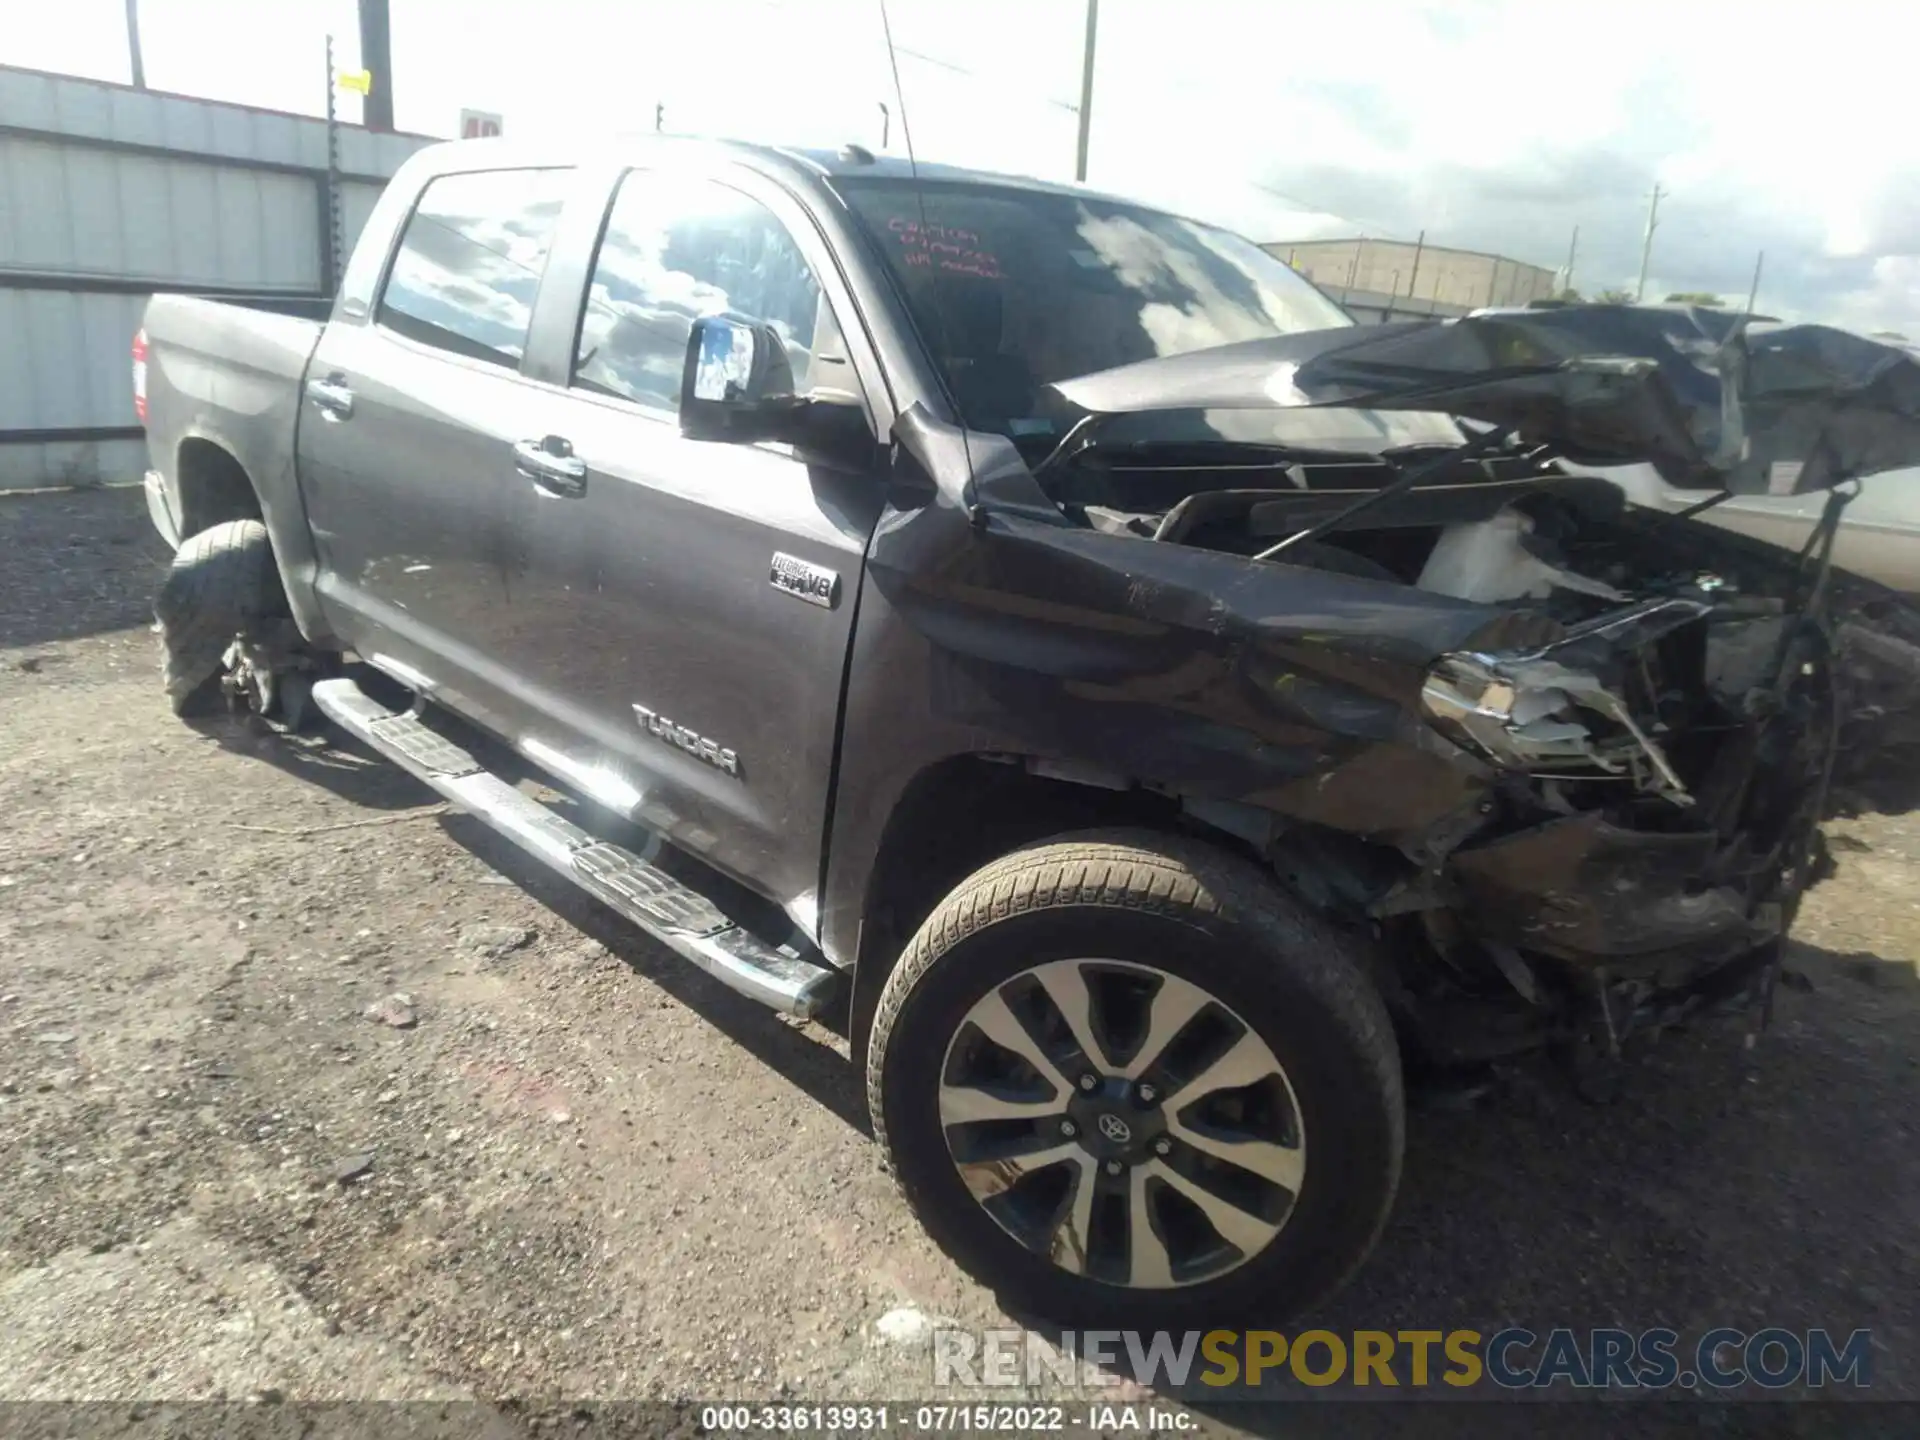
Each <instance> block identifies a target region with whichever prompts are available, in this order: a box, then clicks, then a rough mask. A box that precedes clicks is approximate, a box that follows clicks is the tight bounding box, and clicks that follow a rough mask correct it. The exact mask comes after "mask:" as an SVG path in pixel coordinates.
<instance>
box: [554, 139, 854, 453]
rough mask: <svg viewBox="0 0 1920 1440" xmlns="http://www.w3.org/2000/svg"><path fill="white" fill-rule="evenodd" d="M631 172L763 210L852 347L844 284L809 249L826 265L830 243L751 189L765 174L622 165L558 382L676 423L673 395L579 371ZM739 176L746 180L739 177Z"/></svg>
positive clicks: (586, 270) (581, 290) (607, 202)
mask: <svg viewBox="0 0 1920 1440" xmlns="http://www.w3.org/2000/svg"><path fill="white" fill-rule="evenodd" d="M636 178H644V179H647V180H659V181H665V182H669V183H672V182H679V183H682V184H687V185H694V186H710V187H713V188H715V189H718V190H723V191H726V192H729V193H730V194H731V195H733V196H735V197H737V198H738V199H740V200H743V201H745V202H746V203H747V204H749V205H751V206H752V207H753V208H754V210H755V211H757V212H759V213H760V214H761V215H762V216H764V218H765V221H766V223H767V224H768V225H769V226H771V227H772V228H773V229H774V230H775V231H777V232H778V234H779V235H780V236H781V237H782V238H783V239H784V241H785V243H786V244H787V245H788V246H789V247H791V249H792V251H793V253H794V256H795V257H796V258H797V259H798V261H799V262H800V264H801V265H802V266H803V267H804V268H805V270H806V273H807V277H808V279H809V280H810V281H811V283H812V286H813V290H814V295H815V303H816V304H817V305H822V306H824V307H825V313H826V316H827V320H828V323H829V324H831V325H832V326H833V328H834V330H835V332H837V334H838V337H839V340H840V346H841V348H842V350H843V351H847V350H850V349H851V347H852V345H853V343H854V342H853V340H852V338H851V336H852V334H853V333H856V332H850V331H849V328H848V326H847V323H846V321H845V320H844V319H843V318H842V312H843V311H844V310H845V308H846V302H844V301H843V300H841V299H839V298H837V297H836V295H835V294H834V290H835V289H836V288H840V289H845V281H844V277H843V276H842V275H840V273H839V272H838V270H837V269H835V270H834V271H833V280H834V281H835V282H838V284H837V286H836V285H834V284H829V282H828V280H827V279H826V278H824V276H823V274H822V265H821V263H820V260H819V259H818V258H816V257H815V256H814V255H813V254H810V253H809V251H810V250H811V249H816V248H817V249H821V250H823V251H825V252H826V257H825V258H826V259H827V261H828V262H829V265H831V262H832V256H831V251H830V247H827V246H826V245H825V242H824V241H823V240H821V238H820V235H819V231H818V227H817V226H816V225H812V224H811V223H809V225H808V227H807V233H808V235H809V236H811V238H812V239H813V240H814V241H815V242H816V244H815V245H813V246H810V245H809V244H808V243H807V241H806V239H803V237H802V236H801V235H800V234H797V233H796V232H795V228H794V226H793V224H792V222H791V220H790V218H789V217H788V216H786V215H783V214H781V213H780V207H778V206H776V205H774V204H770V203H769V202H768V199H767V198H766V197H765V196H763V195H760V194H756V193H755V189H756V186H755V184H754V183H753V182H756V181H762V180H763V179H764V177H761V176H759V175H757V174H755V173H754V172H751V171H749V172H745V173H742V174H735V173H731V172H729V173H724V174H723V173H716V172H714V171H712V170H708V169H704V168H701V169H693V168H681V167H677V166H672V165H647V164H631V165H622V166H620V167H618V168H617V170H616V171H615V173H614V174H613V175H612V177H611V182H612V183H611V185H610V186H609V187H608V188H607V190H606V192H605V193H606V199H605V204H604V206H603V207H602V208H601V213H600V215H599V217H598V218H599V224H598V227H597V229H596V231H595V233H594V236H593V244H592V249H591V250H590V252H588V255H587V257H586V263H585V267H584V273H583V275H582V276H581V278H580V283H579V286H578V295H579V298H578V301H577V303H576V304H575V306H574V307H573V315H572V317H571V319H572V322H573V325H572V334H571V335H570V336H569V337H568V345H567V353H566V356H565V361H564V363H565V374H564V376H562V377H560V384H561V385H562V386H563V388H565V389H567V390H568V391H570V392H575V393H578V394H580V395H582V396H586V397H591V398H593V399H596V400H599V401H602V402H605V403H607V404H611V405H615V406H618V407H620V408H622V409H623V410H626V411H629V412H630V413H634V414H638V415H645V416H647V417H648V418H650V419H654V420H659V421H664V422H665V423H668V424H677V423H678V402H677V396H676V400H675V402H674V403H673V404H664V403H661V402H659V401H657V400H655V399H653V398H651V397H647V396H642V395H635V394H626V393H622V392H620V391H617V390H614V389H612V388H611V387H608V386H604V385H598V384H595V383H594V382H593V381H592V380H591V379H586V378H583V377H582V376H581V375H580V374H579V362H580V347H581V343H582V341H583V339H584V338H585V335H586V327H587V322H588V318H589V316H590V314H591V311H592V293H593V284H594V280H595V277H596V275H597V274H598V272H599V264H600V257H601V253H602V250H603V249H604V247H605V245H606V241H607V236H608V235H609V233H610V232H611V231H612V228H613V224H614V217H615V213H616V211H617V210H618V208H619V204H620V199H621V196H622V193H623V192H624V189H625V186H626V184H627V182H628V181H629V180H634V179H636ZM743 181H745V182H747V183H741V182H743ZM782 194H783V195H784V192H782ZM551 273H552V271H551V269H550V270H549V274H551ZM856 318H857V317H856ZM857 333H859V334H860V336H861V341H862V343H865V338H866V337H865V334H864V331H863V330H862V331H859V332H857ZM817 334H818V332H817V329H816V331H815V336H814V338H817ZM847 360H848V367H849V371H850V373H849V375H848V377H847V378H848V379H849V380H850V381H851V382H852V384H853V387H854V390H855V392H856V393H857V394H858V395H859V397H860V400H861V404H862V406H863V408H865V409H866V411H867V414H868V417H869V420H870V421H871V420H872V418H873V407H872V403H871V400H870V399H869V397H868V395H867V390H868V388H869V387H868V384H867V382H866V380H865V378H864V376H863V375H862V374H861V370H862V366H861V365H860V364H858V363H857V362H855V361H854V360H853V359H852V357H851V356H850V355H849V356H848V357H847ZM676 374H677V370H676Z"/></svg>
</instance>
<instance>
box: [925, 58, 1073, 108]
mask: <svg viewBox="0 0 1920 1440" xmlns="http://www.w3.org/2000/svg"><path fill="white" fill-rule="evenodd" d="M894 49H895V50H896V51H897V52H898V53H899V54H901V55H904V56H906V57H907V58H908V59H910V60H918V61H920V62H921V63H922V64H924V65H932V66H934V67H936V68H938V69H941V70H946V71H950V72H951V73H953V74H955V75H964V76H965V77H966V78H967V79H969V80H984V81H988V82H991V83H992V84H995V85H998V84H1001V83H1003V82H1001V81H1000V80H999V79H997V78H996V77H994V76H992V75H983V74H981V73H980V72H979V71H978V70H969V69H968V68H967V67H966V66H964V65H956V64H954V63H953V62H952V61H951V60H942V59H941V58H940V57H939V56H938V55H929V54H927V53H926V52H925V51H921V50H909V49H908V48H907V47H906V46H905V45H896V46H894ZM1032 98H1033V99H1036V100H1038V101H1040V102H1041V103H1042V104H1045V105H1052V106H1054V107H1055V108H1057V109H1061V110H1065V111H1066V112H1067V113H1068V114H1069V115H1077V114H1079V113H1080V107H1079V106H1078V105H1072V104H1069V103H1068V102H1067V101H1065V100H1056V99H1055V98H1054V97H1053V96H1051V95H1036V96H1033V97H1032Z"/></svg>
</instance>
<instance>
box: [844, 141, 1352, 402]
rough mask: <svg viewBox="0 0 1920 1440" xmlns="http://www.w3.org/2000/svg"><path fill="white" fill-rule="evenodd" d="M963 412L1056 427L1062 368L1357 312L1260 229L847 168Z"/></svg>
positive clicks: (862, 211) (1147, 355)
mask: <svg viewBox="0 0 1920 1440" xmlns="http://www.w3.org/2000/svg"><path fill="white" fill-rule="evenodd" d="M834 185H835V188H836V189H837V190H838V191H839V192H840V193H841V195H842V196H843V197H844V198H845V200H846V202H847V204H848V206H849V208H850V209H851V210H852V211H853V213H854V215H855V216H856V217H857V218H858V220H859V221H860V223H861V225H862V226H863V227H864V228H865V230H866V231H867V233H868V235H869V236H870V237H871V239H872V241H873V243H874V246H875V247H876V249H877V250H878V251H879V253H880V255H881V256H882V257H883V258H884V260H885V263H886V265H887V267H888V268H889V269H890V270H891V271H892V272H893V276H894V278H895V280H897V281H898V282H899V285H900V289H901V291H902V293H903V295H904V296H905V299H906V303H907V307H908V309H909V310H910V311H911V312H912V317H913V322H914V324H915V325H916V326H917V327H918V328H919V330H920V333H921V335H922V337H923V338H924V339H925V341H926V344H927V346H928V348H929V350H931V351H932V353H933V357H934V360H935V363H937V364H938V365H939V367H940V369H941V372H942V374H943V375H944V376H945V378H946V381H947V385H948V388H949V389H950V391H951V392H952V394H953V397H954V401H955V403H956V404H958V405H959V407H960V413H961V416H962V418H963V419H964V420H965V421H966V423H967V424H968V425H969V426H971V427H973V428H974V429H977V430H991V431H994V432H997V433H999V434H1002V435H1009V436H1012V437H1013V438H1015V439H1016V440H1018V439H1026V438H1036V439H1037V438H1043V437H1046V436H1049V435H1052V434H1055V433H1056V427H1057V425H1058V424H1059V402H1058V401H1057V399H1056V400H1049V398H1048V396H1047V393H1046V390H1045V387H1046V386H1048V385H1051V384H1052V383H1053V382H1055V381H1057V380H1070V379H1072V378H1073V377H1074V376H1077V375H1086V374H1090V373H1091V372H1093V371H1096V370H1106V369H1110V368H1112V367H1113V366H1115V365H1125V364H1129V363H1131V362H1133V361H1135V360H1151V359H1155V358H1157V357H1160V356H1165V355H1179V354H1184V353H1185V352H1187V351H1189V350H1202V349H1207V348H1209V347H1211V346H1215V345H1226V344H1229V343H1231V342H1233V341H1236V340H1254V339H1260V338H1263V337H1266V336H1270V335H1284V334H1291V333H1293V332H1296V331H1301V330H1325V329H1329V328H1332V327H1334V326H1344V325H1350V324H1352V323H1353V322H1352V321H1351V320H1350V319H1349V318H1348V317H1347V315H1346V314H1345V312H1344V311H1342V310H1341V309H1340V308H1339V306H1337V305H1335V304H1334V303H1333V302H1332V301H1331V300H1329V299H1327V298H1326V297H1325V296H1324V295H1322V294H1321V293H1320V292H1319V291H1318V290H1316V289H1314V287H1313V286H1312V285H1310V284H1309V283H1308V282H1307V281H1305V280H1303V279H1302V278H1301V277H1300V276H1299V275H1297V274H1295V273H1294V272H1293V271H1292V270H1291V269H1289V268H1288V267H1287V265H1286V264H1285V263H1283V262H1282V261H1280V260H1276V259H1275V258H1274V257H1273V256H1271V255H1269V254H1267V253H1266V251H1264V250H1262V249H1261V248H1260V247H1259V246H1257V245H1255V244H1253V243H1252V242H1251V241H1248V240H1243V239H1242V238H1240V237H1239V236H1238V235H1233V234H1229V233H1228V232H1227V231H1224V230H1216V229H1214V228H1212V227H1211V226H1207V225H1201V224H1198V223H1196V222H1194V221H1192V220H1183V219H1180V218H1179V217H1177V216H1173V215H1168V214H1165V213H1163V212H1160V211H1157V210H1148V209H1144V208H1142V207H1139V206H1134V205H1124V204H1117V203H1115V202H1113V201H1110V200H1102V199H1097V198H1093V197H1089V196H1080V195H1064V194H1058V193H1049V192H1046V191H1033V190H1022V189H1019V188H1016V187H1012V186H1004V187H1003V186H991V185H980V184H972V183H964V182H962V183H954V182H926V181H923V182H921V183H920V184H919V185H918V186H916V185H915V184H914V183H913V182H911V181H907V180H900V179H881V178H877V177H875V178H868V177H860V176H853V177H840V178H837V179H836V180H835V181H834Z"/></svg>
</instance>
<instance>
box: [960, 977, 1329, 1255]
mask: <svg viewBox="0 0 1920 1440" xmlns="http://www.w3.org/2000/svg"><path fill="white" fill-rule="evenodd" d="M939 1100H940V1124H941V1128H942V1130H943V1132H944V1134H945V1137H946V1142H947V1151H948V1154H949V1155H950V1156H951V1157H952V1159H953V1163H954V1165H955V1167H956V1169H957V1170H958V1172H959V1176H960V1179H961V1181H962V1183H963V1184H964V1185H965V1186H966V1189H967V1191H968V1193H969V1194H971V1195H972V1196H973V1198H974V1200H975V1201H976V1202H977V1203H978V1204H979V1205H980V1206H981V1208H982V1209H984V1210H985V1211H986V1212H987V1214H988V1215H989V1216H991V1217H992V1218H993V1220H994V1222H995V1223H996V1224H998V1225H999V1226H1000V1228H1001V1229H1002V1230H1004V1231H1005V1232H1006V1233H1007V1234H1008V1235H1010V1236H1012V1237H1013V1239H1015V1240H1016V1241H1018V1242H1019V1243H1020V1244H1021V1245H1023V1246H1024V1247H1026V1248H1027V1249H1028V1250H1029V1251H1032V1252H1033V1253H1035V1254H1037V1255H1040V1256H1042V1257H1044V1258H1046V1259H1048V1260H1050V1261H1051V1262H1052V1263H1053V1264H1054V1265H1056V1266H1058V1267H1059V1268H1061V1269H1062V1270H1065V1271H1067V1272H1069V1273H1071V1274H1074V1275H1079V1276H1083V1277H1085V1278H1087V1279H1090V1280H1094V1281H1099V1282H1104V1283H1107V1284H1112V1285H1118V1286H1126V1287H1130V1288H1143V1289H1165V1288H1169V1287H1173V1286H1181V1285H1191V1284H1197V1283H1199V1282H1201V1281H1206V1280H1212V1279H1215V1278H1217V1277H1218V1276H1221V1275H1224V1274H1226V1273H1227V1272H1228V1271H1230V1270H1233V1269H1236V1268H1238V1267H1239V1266H1241V1265H1243V1264H1245V1263H1246V1262H1247V1261H1249V1260H1251V1259H1252V1258H1253V1257H1254V1256H1256V1255H1258V1254H1259V1253H1260V1252H1261V1251H1262V1250H1264V1249H1265V1248H1266V1247H1267V1245H1268V1244H1270V1243H1271V1242H1272V1240H1273V1238H1274V1237H1275V1236H1276V1235H1278V1234H1279V1233H1280V1230H1281V1229H1282V1228H1283V1227H1284V1226H1285V1225H1286V1223H1287V1219H1288V1217H1289V1216H1290V1215H1291V1213H1292V1210H1293V1206H1294V1203H1295V1200H1296V1198H1297V1197H1298V1195H1299V1193H1300V1187H1301V1183H1302V1180H1303V1177H1304V1175H1305V1173H1306V1136H1305V1133H1304V1128H1303V1126H1302V1124H1301V1119H1300V1107H1299V1103H1298V1101H1297V1099H1296V1098H1295V1096H1294V1092H1293V1087H1292V1084H1291V1082H1290V1081H1289V1080H1288V1078H1287V1075H1286V1071H1285V1070H1284V1069H1283V1068H1282V1066H1281V1064H1280V1062H1279V1060H1278V1059H1277V1057H1276V1056H1275V1055H1274V1053H1273V1051H1272V1049H1271V1048H1270V1047H1269V1046H1268V1045H1267V1043H1266V1042H1265V1041H1264V1040H1262V1039H1261V1038H1260V1036H1259V1034H1258V1033H1256V1032H1255V1031H1254V1030H1253V1028H1252V1027H1251V1026H1249V1025H1248V1024H1247V1023H1246V1022H1245V1021H1244V1020H1242V1019H1241V1018H1240V1016H1239V1015H1237V1014H1236V1013H1235V1012H1234V1011H1233V1009H1232V1008H1231V1007H1230V1006H1228V1005H1226V1004H1225V1003H1224V1002H1223V1001H1221V1000H1220V999H1219V998H1218V997H1216V996H1214V995H1213V994H1211V993H1209V992H1208V991H1207V990H1205V989H1204V988H1202V987H1201V986H1199V985H1196V984H1194V983H1193V982H1191V981H1189V980H1185V979H1182V978H1181V977H1180V976H1177V975H1174V974H1172V973H1170V972H1168V971H1165V970H1162V969H1159V968H1157V967H1155V966H1152V965H1144V964H1137V963H1134V962H1131V961H1118V960H1096V959H1085V960H1056V961H1049V962H1047V963H1045V964H1040V965H1035V966H1032V967H1030V968H1029V969H1026V970H1023V971H1021V972H1019V973H1018V974H1015V975H1013V976H1012V977H1010V978H1009V979H1007V980H1004V981H1002V982H1000V983H999V984H998V985H996V986H995V987H994V988H993V989H992V990H990V991H988V992H987V994H985V995H984V996H982V997H981V998H980V1000H979V1001H977V1002H976V1003H975V1004H974V1005H973V1007H972V1008H971V1009H970V1010H969V1011H968V1012H967V1014H966V1015H965V1017H964V1018H963V1019H962V1020H961V1022H960V1024H959V1026H958V1027H957V1028H956V1030H955V1031H954V1034H953V1036H952V1038H951V1039H950V1041H949V1043H948V1046H947V1053H946V1057H945V1061H944V1063H943V1065H942V1069H941V1080H940V1095H939Z"/></svg>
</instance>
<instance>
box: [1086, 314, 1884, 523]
mask: <svg viewBox="0 0 1920 1440" xmlns="http://www.w3.org/2000/svg"><path fill="white" fill-rule="evenodd" d="M1056 388H1057V389H1058V390H1059V392H1060V393H1061V394H1062V395H1063V396H1065V397H1066V399H1068V400H1069V401H1070V402H1072V403H1073V404H1075V405H1078V406H1080V407H1082V408H1083V409H1086V410H1089V411H1092V412H1094V413H1096V414H1108V413H1121V412H1138V411H1146V410H1171V409H1182V410H1184V409H1198V410H1206V409H1220V410H1231V409H1258V408H1268V407H1275V408H1287V407H1294V406H1321V405H1337V406H1345V407H1351V408H1356V409H1369V410H1417V411H1439V412H1445V413H1447V414H1451V415H1454V416H1457V417H1461V418H1463V419H1469V420H1477V421H1481V422H1484V423H1487V424H1492V425H1498V426H1509V427H1512V428H1513V429H1514V430H1515V431H1516V432H1517V433H1518V434H1519V436H1520V437H1521V438H1522V439H1524V440H1527V441H1531V442H1535V443H1540V444H1546V445H1549V446H1552V447H1553V448H1554V449H1555V450H1557V451H1559V452H1560V453H1561V454H1563V455H1565V456H1566V457H1567V458H1568V459H1570V460H1575V461H1578V462H1580V463H1583V464H1597V465H1609V464H1633V463H1642V462H1644V463H1651V464H1652V465H1654V466H1655V467H1657V468H1658V469H1659V470H1660V472H1661V473H1662V474H1663V475H1665V476H1666V477H1667V478H1668V479H1669V480H1670V481H1673V482H1674V483H1676V484H1685V485H1688V486H1719V487H1723V488H1725V489H1728V490H1731V491H1733V492H1735V493H1738V494H1768V493H1770V494H1779V495H1788V494H1805V493H1808V492H1811V491H1817V490H1822V489H1827V488H1830V487H1831V486H1833V485H1834V484H1836V483H1838V482H1840V481H1843V480H1846V479H1850V478H1854V477H1858V476H1865V475H1871V474H1876V473H1878V472H1880V471H1882V470H1895V469H1903V468H1906V467H1910V466H1920V353H1916V352H1915V351H1914V350H1912V349H1910V348H1908V347H1906V346H1904V345H1898V344H1888V343H1885V342H1882V341H1878V340H1869V339H1866V338H1865V337H1863V336H1858V335H1854V334H1851V333H1849V332H1847V331H1844V330H1836V329H1833V328H1831V327H1828V326H1824V325H1779V324H1773V323H1749V322H1748V321H1747V319H1746V317H1744V316H1741V315H1729V314H1726V313H1723V312H1719V311H1714V310H1704V309H1687V308H1678V307H1676V308H1665V307H1656V306H1626V305H1582V306H1570V307H1567V308H1564V309H1555V310H1514V311H1489V312H1486V313H1483V314H1479V315H1470V316H1466V317H1464V318H1462V319H1457V320H1441V321H1413V322H1408V323H1404V324H1396V325H1380V326H1356V327H1353V328H1351V329H1339V330H1317V331H1311V332H1308V333H1306V334H1301V335H1286V336H1278V337H1275V338H1273V339H1268V340H1254V341H1246V342H1242V343H1240V344H1237V345H1225V346H1220V347H1218V348H1216V349H1212V350H1202V351H1194V352H1191V353H1189V354H1186V355H1180V356H1174V357H1171V358H1169V359H1165V360H1147V361H1142V362H1139V363H1137V364H1134V365H1126V366H1121V367H1118V368H1116V369H1114V370H1108V371H1102V372H1100V373H1099V374H1096V375H1088V376H1082V377H1080V378H1078V379H1075V380H1068V381H1063V382H1062V383H1061V384H1060V385H1058V386H1057V387H1056Z"/></svg>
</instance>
